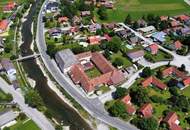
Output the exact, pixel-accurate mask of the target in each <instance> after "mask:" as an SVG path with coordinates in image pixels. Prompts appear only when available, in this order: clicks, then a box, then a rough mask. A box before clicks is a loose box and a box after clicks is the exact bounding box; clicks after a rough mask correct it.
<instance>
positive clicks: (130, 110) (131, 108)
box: [126, 104, 136, 114]
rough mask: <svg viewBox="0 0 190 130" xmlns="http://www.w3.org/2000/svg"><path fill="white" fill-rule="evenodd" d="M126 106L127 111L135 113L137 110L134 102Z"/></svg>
mask: <svg viewBox="0 0 190 130" xmlns="http://www.w3.org/2000/svg"><path fill="white" fill-rule="evenodd" d="M126 107H127V113H129V114H134V113H135V112H136V109H135V107H134V106H133V105H132V104H127V105H126Z"/></svg>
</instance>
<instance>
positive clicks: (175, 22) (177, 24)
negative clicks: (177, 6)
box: [171, 21, 179, 27]
mask: <svg viewBox="0 0 190 130" xmlns="http://www.w3.org/2000/svg"><path fill="white" fill-rule="evenodd" d="M171 26H172V27H176V26H179V23H178V22H177V21H171Z"/></svg>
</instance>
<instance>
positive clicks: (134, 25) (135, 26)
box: [133, 21, 139, 29]
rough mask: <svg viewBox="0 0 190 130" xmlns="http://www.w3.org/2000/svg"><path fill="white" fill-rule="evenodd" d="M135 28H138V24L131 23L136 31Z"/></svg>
mask: <svg viewBox="0 0 190 130" xmlns="http://www.w3.org/2000/svg"><path fill="white" fill-rule="evenodd" d="M137 28H139V24H138V22H137V21H135V22H134V23H133V29H137Z"/></svg>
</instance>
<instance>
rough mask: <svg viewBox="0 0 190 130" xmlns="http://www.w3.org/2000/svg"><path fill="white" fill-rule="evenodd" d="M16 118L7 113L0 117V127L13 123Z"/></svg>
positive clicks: (15, 115) (11, 112)
mask: <svg viewBox="0 0 190 130" xmlns="http://www.w3.org/2000/svg"><path fill="white" fill-rule="evenodd" d="M16 117H17V114H15V113H14V112H13V111H7V112H5V113H3V114H1V115H0V127H1V126H3V125H5V124H7V123H9V122H11V121H13V120H14V119H15V118H16Z"/></svg>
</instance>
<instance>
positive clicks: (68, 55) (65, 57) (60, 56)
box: [55, 49, 78, 71]
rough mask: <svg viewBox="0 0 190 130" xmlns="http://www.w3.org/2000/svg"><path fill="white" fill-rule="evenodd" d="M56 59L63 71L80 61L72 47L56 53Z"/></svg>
mask: <svg viewBox="0 0 190 130" xmlns="http://www.w3.org/2000/svg"><path fill="white" fill-rule="evenodd" d="M55 60H56V62H57V64H58V66H59V67H60V69H61V70H62V71H63V70H64V69H65V68H68V67H70V66H72V65H73V64H76V63H78V60H77V58H76V56H75V55H74V54H73V52H72V51H71V50H70V49H65V50H62V51H59V52H57V53H56V54H55Z"/></svg>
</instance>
